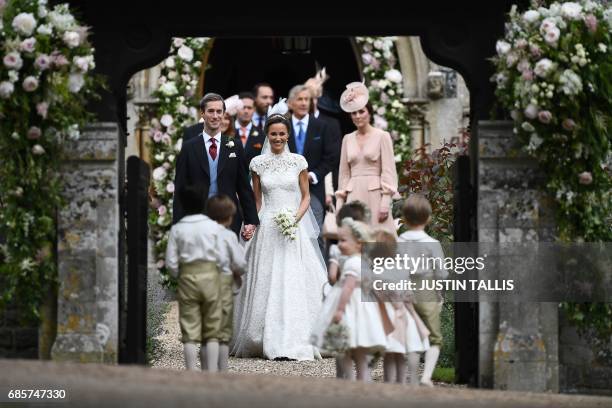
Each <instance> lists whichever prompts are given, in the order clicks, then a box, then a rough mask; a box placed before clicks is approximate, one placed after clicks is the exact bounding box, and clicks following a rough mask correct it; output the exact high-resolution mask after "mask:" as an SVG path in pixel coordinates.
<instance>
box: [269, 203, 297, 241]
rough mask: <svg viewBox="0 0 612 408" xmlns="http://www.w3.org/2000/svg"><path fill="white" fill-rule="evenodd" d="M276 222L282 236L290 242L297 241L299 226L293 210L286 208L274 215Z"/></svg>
mask: <svg viewBox="0 0 612 408" xmlns="http://www.w3.org/2000/svg"><path fill="white" fill-rule="evenodd" d="M274 222H275V223H276V226H277V227H278V230H279V231H280V233H281V234H282V235H284V236H285V237H286V238H287V239H288V240H290V241H295V239H296V231H297V228H298V224H297V222H296V220H295V214H294V213H293V212H292V211H291V210H289V209H286V208H285V209H282V210H280V211H279V212H277V213H276V214H275V215H274Z"/></svg>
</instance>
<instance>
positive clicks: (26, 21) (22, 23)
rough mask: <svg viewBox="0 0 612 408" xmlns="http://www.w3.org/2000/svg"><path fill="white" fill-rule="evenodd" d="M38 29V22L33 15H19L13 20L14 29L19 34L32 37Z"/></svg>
mask: <svg viewBox="0 0 612 408" xmlns="http://www.w3.org/2000/svg"><path fill="white" fill-rule="evenodd" d="M35 27H36V20H35V19H34V15H33V14H32V13H19V14H17V15H16V16H15V18H14V19H13V28H14V29H15V31H17V32H18V33H19V34H23V35H27V36H29V35H32V33H33V32H34V28H35Z"/></svg>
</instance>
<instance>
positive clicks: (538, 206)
mask: <svg viewBox="0 0 612 408" xmlns="http://www.w3.org/2000/svg"><path fill="white" fill-rule="evenodd" d="M478 150H479V157H478V209H477V211H478V221H477V222H478V226H477V228H478V237H479V242H485V243H500V244H503V243H508V242H523V243H524V242H546V241H548V242H550V241H552V240H553V232H554V221H553V216H552V211H551V208H552V205H551V202H550V201H549V200H548V198H547V196H546V195H545V194H544V193H542V192H541V191H540V188H541V186H542V185H543V183H542V175H541V174H540V173H539V172H538V170H537V165H536V162H535V161H534V160H532V159H530V158H529V157H528V156H526V155H525V154H523V153H521V152H520V151H519V149H518V147H517V145H516V136H515V135H514V134H513V132H512V123H511V122H500V121H497V122H494V121H481V122H479V123H478ZM501 262H503V261H501ZM519 269H520V268H519ZM499 270H500V271H502V272H503V271H510V272H509V273H510V274H513V275H515V276H516V275H517V274H519V273H520V271H519V270H518V269H517V268H513V267H512V265H504V264H502V265H500V267H499ZM479 311H480V317H479V320H480V322H479V326H480V327H479V347H480V349H479V354H480V355H479V385H480V386H481V387H493V388H496V389H503V390H515V391H536V392H543V391H552V392H558V391H559V361H558V354H559V352H558V342H559V323H558V316H559V311H558V308H557V304H556V303H535V302H534V303H525V302H522V303H518V302H517V303H511V302H503V303H487V302H482V303H480V309H479Z"/></svg>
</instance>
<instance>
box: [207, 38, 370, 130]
mask: <svg viewBox="0 0 612 408" xmlns="http://www.w3.org/2000/svg"><path fill="white" fill-rule="evenodd" d="M287 38H288V37H285V38H284V39H285V40H286V39H287ZM284 43H286V41H283V38H215V39H214V43H213V46H212V49H211V51H210V54H209V57H208V61H207V63H208V65H209V66H210V68H209V69H208V70H207V71H206V73H205V74H204V92H205V93H206V92H216V93H219V94H221V95H223V96H224V97H227V96H230V95H234V94H237V93H240V92H243V91H250V90H251V89H252V88H253V85H255V84H256V83H257V82H267V83H269V84H270V85H272V87H273V88H274V92H275V98H276V99H278V97H287V94H288V93H289V90H290V89H291V87H293V86H294V85H298V84H302V83H304V82H305V81H306V80H307V79H308V78H310V77H312V76H313V75H314V74H315V73H316V72H317V69H320V68H322V67H326V70H327V73H328V74H329V76H330V78H329V80H328V81H327V82H326V83H325V97H326V98H329V99H328V100H331V101H333V103H334V105H333V106H332V107H331V109H329V108H328V109H329V110H328V109H325V110H326V111H327V112H328V113H331V114H333V115H334V116H337V118H338V119H339V120H340V121H341V124H342V130H343V132H344V133H348V132H350V131H352V130H353V126H352V124H351V122H350V119H349V117H348V115H346V114H344V113H343V112H341V111H340V107H339V106H338V104H337V103H338V100H339V98H340V94H341V93H342V91H343V90H344V89H345V86H346V84H347V83H349V82H353V81H361V69H360V65H359V59H358V56H357V54H356V52H355V44H354V41H353V39H352V37H315V38H310V47H309V51H310V52H308V53H298V52H288V53H287V52H283V51H284V50H285V51H286V48H285V47H284V46H283V44H284Z"/></svg>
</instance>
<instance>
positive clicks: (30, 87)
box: [22, 76, 38, 92]
mask: <svg viewBox="0 0 612 408" xmlns="http://www.w3.org/2000/svg"><path fill="white" fill-rule="evenodd" d="M22 86H23V90H24V91H26V92H34V91H35V90H36V89H37V88H38V79H36V78H35V77H33V76H28V77H26V78H25V79H24V80H23V84H22Z"/></svg>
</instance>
